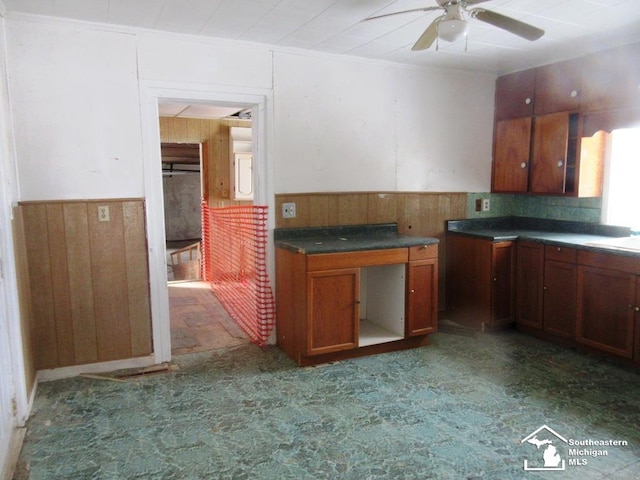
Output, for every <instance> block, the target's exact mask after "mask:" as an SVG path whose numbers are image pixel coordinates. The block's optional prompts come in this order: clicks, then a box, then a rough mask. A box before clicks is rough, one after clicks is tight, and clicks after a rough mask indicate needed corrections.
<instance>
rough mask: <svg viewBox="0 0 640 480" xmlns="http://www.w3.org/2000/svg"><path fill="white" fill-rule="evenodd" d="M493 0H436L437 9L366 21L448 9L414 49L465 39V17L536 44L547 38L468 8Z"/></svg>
mask: <svg viewBox="0 0 640 480" xmlns="http://www.w3.org/2000/svg"><path fill="white" fill-rule="evenodd" d="M487 1H489V0H436V2H437V3H438V6H437V7H423V8H412V9H411V10H402V11H400V12H392V13H385V14H382V15H374V16H371V17H367V18H365V19H364V20H363V21H367V20H375V19H378V18H383V17H390V16H392V15H400V14H402V13H409V12H431V11H435V10H444V14H443V15H440V16H439V17H438V18H436V19H435V20H434V21H433V22H431V24H430V25H429V26H428V27H427V29H426V30H425V31H424V33H423V34H422V35H421V36H420V38H418V41H417V42H416V43H415V45H414V46H413V47H412V48H411V50H425V49H427V48H429V47H430V46H431V45H432V44H433V42H434V41H436V39H439V38H440V39H442V40H446V41H448V42H454V41H456V40H458V39H460V38H462V37H463V36H465V37H466V35H467V32H468V29H469V23H468V22H467V20H466V19H465V15H466V16H468V17H469V18H475V19H476V20H480V21H481V22H485V23H488V24H489V25H493V26H494V27H498V28H501V29H503V30H506V31H507V32H510V33H513V34H514V35H518V36H519V37H522V38H525V39H527V40H530V41H533V40H537V39H539V38H540V37H542V36H543V35H544V30H542V29H540V28H538V27H534V26H533V25H529V24H528V23H524V22H521V21H520V20H516V19H515V18H511V17H507V16H506V15H502V14H500V13H496V12H492V11H491V10H486V9H484V8H472V9H467V7H468V6H470V5H477V4H479V3H484V2H487Z"/></svg>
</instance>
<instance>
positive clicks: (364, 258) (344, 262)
mask: <svg viewBox="0 0 640 480" xmlns="http://www.w3.org/2000/svg"><path fill="white" fill-rule="evenodd" d="M408 257H409V255H408V253H407V248H389V249H386V250H358V251H355V252H341V253H321V254H317V255H307V271H308V272H314V271H318V270H333V269H336V268H357V267H369V266H373V265H391V264H394V263H407V260H408Z"/></svg>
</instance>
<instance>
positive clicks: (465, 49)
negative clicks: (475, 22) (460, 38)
mask: <svg viewBox="0 0 640 480" xmlns="http://www.w3.org/2000/svg"><path fill="white" fill-rule="evenodd" d="M468 46H469V37H468V36H466V35H465V36H464V52H465V53H467V47H468Z"/></svg>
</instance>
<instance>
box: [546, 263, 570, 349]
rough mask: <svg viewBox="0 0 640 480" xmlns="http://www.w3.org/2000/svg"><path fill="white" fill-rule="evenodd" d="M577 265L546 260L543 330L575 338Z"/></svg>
mask: <svg viewBox="0 0 640 480" xmlns="http://www.w3.org/2000/svg"><path fill="white" fill-rule="evenodd" d="M576 276H577V267H576V265H575V264H572V263H563V262H555V261H552V260H547V261H546V262H545V265H544V315H543V317H544V322H543V323H544V331H545V332H549V333H551V334H553V335H559V336H561V337H565V338H575V319H576Z"/></svg>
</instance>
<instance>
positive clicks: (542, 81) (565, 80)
mask: <svg viewBox="0 0 640 480" xmlns="http://www.w3.org/2000/svg"><path fill="white" fill-rule="evenodd" d="M582 70H583V60H582V59H572V60H567V61H564V62H556V63H552V64H550V65H544V66H542V67H539V68H538V69H537V70H536V88H535V96H536V102H535V108H534V113H535V114H536V115H544V114H547V113H554V112H565V111H568V110H578V109H579V108H580V99H581V97H582V95H581V89H582Z"/></svg>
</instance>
